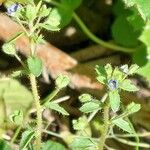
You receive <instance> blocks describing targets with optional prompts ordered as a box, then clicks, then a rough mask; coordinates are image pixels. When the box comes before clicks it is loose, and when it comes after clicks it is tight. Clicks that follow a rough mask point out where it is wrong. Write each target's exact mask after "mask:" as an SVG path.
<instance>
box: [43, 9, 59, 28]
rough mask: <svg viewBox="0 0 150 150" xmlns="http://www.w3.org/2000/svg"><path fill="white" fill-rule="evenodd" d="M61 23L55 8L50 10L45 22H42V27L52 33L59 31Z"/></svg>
mask: <svg viewBox="0 0 150 150" xmlns="http://www.w3.org/2000/svg"><path fill="white" fill-rule="evenodd" d="M60 21H61V16H60V13H59V11H58V9H57V8H54V9H52V11H51V12H50V14H49V16H48V18H47V20H46V21H45V22H44V25H43V24H42V25H43V26H42V27H45V28H47V29H48V30H51V31H54V29H55V30H60V28H59V25H60Z"/></svg>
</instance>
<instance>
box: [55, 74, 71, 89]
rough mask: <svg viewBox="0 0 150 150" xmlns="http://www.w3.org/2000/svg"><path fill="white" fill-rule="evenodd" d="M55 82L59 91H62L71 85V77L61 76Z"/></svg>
mask: <svg viewBox="0 0 150 150" xmlns="http://www.w3.org/2000/svg"><path fill="white" fill-rule="evenodd" d="M55 82H56V86H57V87H58V88H59V89H62V88H64V87H66V86H67V85H68V84H69V82H70V79H69V77H68V76H67V75H63V74H60V75H59V76H58V77H57V78H56V80H55Z"/></svg>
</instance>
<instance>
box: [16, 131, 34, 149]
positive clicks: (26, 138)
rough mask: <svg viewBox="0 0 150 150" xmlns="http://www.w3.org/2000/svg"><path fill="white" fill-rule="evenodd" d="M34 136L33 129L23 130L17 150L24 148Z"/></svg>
mask: <svg viewBox="0 0 150 150" xmlns="http://www.w3.org/2000/svg"><path fill="white" fill-rule="evenodd" d="M34 136H35V133H34V131H30V130H27V131H25V132H23V134H22V138H21V141H20V145H19V150H24V149H25V148H26V147H27V146H28V144H29V143H30V142H31V140H32V139H33V138H34Z"/></svg>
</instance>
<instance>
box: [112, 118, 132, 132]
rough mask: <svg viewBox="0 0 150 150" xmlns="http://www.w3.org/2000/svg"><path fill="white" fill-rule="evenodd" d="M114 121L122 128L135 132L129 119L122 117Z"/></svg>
mask: <svg viewBox="0 0 150 150" xmlns="http://www.w3.org/2000/svg"><path fill="white" fill-rule="evenodd" d="M112 123H114V124H115V125H116V126H118V127H119V128H120V129H122V130H124V131H126V132H128V133H133V130H132V128H131V126H130V124H129V123H128V122H127V121H125V120H123V119H122V118H119V119H115V120H113V121H112Z"/></svg>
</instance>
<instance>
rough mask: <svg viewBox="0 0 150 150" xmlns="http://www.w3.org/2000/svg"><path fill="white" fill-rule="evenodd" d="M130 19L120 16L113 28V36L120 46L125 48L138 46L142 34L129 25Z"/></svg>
mask: <svg viewBox="0 0 150 150" xmlns="http://www.w3.org/2000/svg"><path fill="white" fill-rule="evenodd" d="M128 18H129V16H128V15H120V16H118V17H117V18H116V20H115V22H114V24H113V26H112V36H113V38H114V40H115V41H116V42H117V43H118V44H120V45H123V46H125V47H135V46H136V45H138V37H139V36H140V32H139V31H137V30H135V29H134V28H133V25H132V24H130V23H129V21H128ZM130 20H131V19H130ZM132 22H133V21H132ZM140 29H141V28H140Z"/></svg>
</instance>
